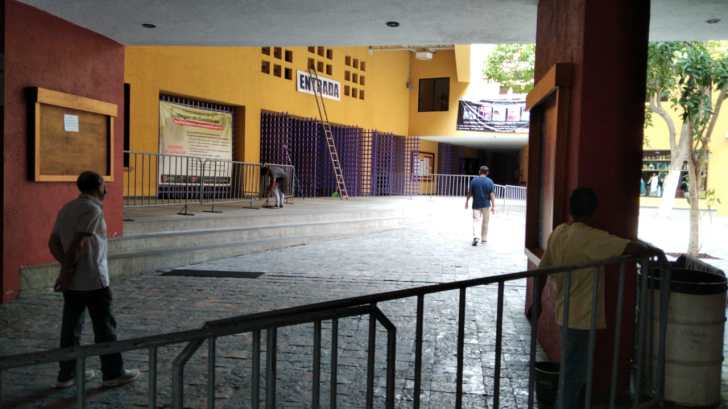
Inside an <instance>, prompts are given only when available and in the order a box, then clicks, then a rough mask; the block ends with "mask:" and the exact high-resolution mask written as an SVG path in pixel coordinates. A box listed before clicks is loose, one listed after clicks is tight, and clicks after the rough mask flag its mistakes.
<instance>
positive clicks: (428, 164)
mask: <svg viewBox="0 0 728 409" xmlns="http://www.w3.org/2000/svg"><path fill="white" fill-rule="evenodd" d="M433 173H435V154H434V153H431V152H421V151H415V152H412V174H413V176H414V179H415V180H422V181H431V180H432V174H433Z"/></svg>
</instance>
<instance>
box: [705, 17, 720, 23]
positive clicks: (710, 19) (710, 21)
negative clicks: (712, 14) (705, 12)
mask: <svg viewBox="0 0 728 409" xmlns="http://www.w3.org/2000/svg"><path fill="white" fill-rule="evenodd" d="M705 22H706V23H708V24H715V23H719V22H720V19H719V18H709V19H707V20H705Z"/></svg>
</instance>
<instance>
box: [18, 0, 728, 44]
mask: <svg viewBox="0 0 728 409" xmlns="http://www.w3.org/2000/svg"><path fill="white" fill-rule="evenodd" d="M21 1H22V2H24V3H27V4H30V5H33V6H35V7H38V8H40V9H43V10H45V11H48V12H49V13H51V14H54V15H57V16H59V17H62V18H64V19H66V20H69V21H71V22H74V23H76V24H78V25H80V26H83V27H86V28H89V29H91V30H93V31H96V32H98V33H101V34H104V35H106V36H108V37H110V38H112V39H114V40H116V41H119V42H121V43H124V44H162V45H174V44H178V45H182V44H185V45H271V44H274V45H311V44H315V45H387V44H410V43H417V44H472V43H502V42H533V41H534V40H535V32H536V5H537V0H448V1H444V0H366V1H360V0H359V1H357V0H305V1H302V0H266V1H261V0H257V1H254V0H209V1H203V0H21ZM607 1H608V0H607ZM710 18H720V19H721V21H720V22H718V23H717V24H706V23H705V21H706V20H707V19H710ZM389 20H395V21H398V22H399V23H400V27H398V28H389V27H386V26H385V22H387V21H389ZM143 23H153V24H155V25H156V26H157V28H154V29H147V28H143V27H142V24H143ZM650 32H651V34H650V35H651V38H652V39H653V40H678V39H679V40H688V39H695V40H705V39H728V1H727V0H653V1H652V24H651V28H650Z"/></svg>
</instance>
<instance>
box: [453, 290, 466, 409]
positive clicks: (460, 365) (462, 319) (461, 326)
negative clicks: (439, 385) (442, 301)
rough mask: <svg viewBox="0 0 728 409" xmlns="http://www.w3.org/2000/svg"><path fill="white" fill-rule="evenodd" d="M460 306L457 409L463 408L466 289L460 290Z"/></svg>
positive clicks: (456, 388)
mask: <svg viewBox="0 0 728 409" xmlns="http://www.w3.org/2000/svg"><path fill="white" fill-rule="evenodd" d="M459 298H460V303H459V306H458V339H457V374H456V381H455V382H456V385H455V409H461V408H462V407H463V355H464V346H465V345H464V344H465V287H462V288H460V297H459Z"/></svg>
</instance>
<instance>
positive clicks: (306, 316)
mask: <svg viewBox="0 0 728 409" xmlns="http://www.w3.org/2000/svg"><path fill="white" fill-rule="evenodd" d="M657 261H658V263H657V267H658V268H659V269H660V270H661V274H664V276H663V277H664V278H665V279H664V280H663V281H662V286H661V293H660V304H659V305H660V309H661V313H660V320H661V321H660V327H659V335H658V336H659V337H660V338H659V342H658V358H659V359H658V363H657V371H656V373H657V376H658V379H657V380H656V382H657V386H655V388H656V393H657V397H656V399H657V400H658V401H659V400H661V399H662V397H663V392H664V391H663V390H662V389H663V385H661V384H660V382H659V381H660V379H664V357H665V342H664V337H665V334H666V329H667V326H666V325H667V324H666V319H667V314H664V313H662V312H664V311H666V308H667V302H668V294H669V291H668V290H669V286H668V283H669V279H670V278H669V277H670V269H669V265H668V263H667V261H666V258H665V256H664V254H663V253H661V252H660V253H658V256H657ZM632 262H638V263H639V264H640V265H641V267H642V269H643V271H644V269H645V268H647V266H648V263H649V260H648V259H637V258H636V257H632V256H620V257H614V258H610V259H606V260H600V261H595V262H589V263H580V264H573V265H567V266H557V267H549V268H543V269H536V270H530V271H528V270H527V271H521V272H516V273H508V274H502V275H497V276H490V277H479V278H473V279H467V280H460V281H454V282H448V283H439V284H432V285H427V286H422V287H417V288H408V289H402V290H393V291H387V292H382V293H377V294H369V295H362V296H356V297H349V298H345V299H339V300H333V301H324V302H319V303H313V304H308V305H303V306H296V307H290V308H283V309H278V310H274V311H268V312H262V313H254V314H245V315H240V316H235V317H230V318H225V319H219V320H212V321H207V322H206V323H205V324H204V325H203V326H202V327H201V328H199V329H195V330H186V331H178V332H171V333H167V334H160V335H152V336H147V337H138V338H132V339H126V340H120V341H114V342H107V343H100V344H94V345H86V346H76V347H70V348H58V349H51V350H47V351H39V352H31V353H25V354H15V355H5V356H0V374H1V373H2V371H6V370H8V369H13V368H18V367H24V366H32V365H40V364H46V363H52V362H56V361H65V360H76V361H77V363H78V367H79V368H82V367H83V366H84V365H85V359H86V358H88V357H91V356H97V355H104V354H109V353H115V352H126V351H131V350H140V349H148V350H149V351H150V392H149V394H150V397H149V401H150V403H151V402H156V351H157V349H158V348H159V347H163V346H167V345H172V344H180V343H187V347H186V348H185V349H184V350H183V351H182V353H181V354H180V355H178V356H177V358H176V359H175V364H174V366H173V369H174V374H173V383H172V384H173V407H175V408H178V407H179V408H181V407H182V400H183V389H182V381H183V368H184V364H185V362H187V360H188V359H189V357H191V356H192V355H193V354H194V353H195V351H196V350H197V349H198V348H199V347H200V346H201V344H202V343H203V342H204V341H205V340H207V341H208V343H209V348H210V354H209V355H208V357H209V361H210V362H209V371H210V372H209V373H208V382H210V383H211V384H210V385H209V386H210V387H209V389H208V390H209V391H213V392H214V382H215V380H214V379H215V377H214V367H215V365H214V364H215V363H214V360H215V358H214V356H215V354H214V351H215V340H216V338H218V337H222V336H227V335H234V334H241V333H247V332H252V333H253V334H254V337H253V346H254V350H257V351H258V353H259V352H260V341H259V340H260V331H261V330H266V331H267V332H268V343H269V350H268V352H267V353H268V354H269V355H268V358H267V359H269V360H270V362H269V363H271V364H272V365H273V369H272V371H273V373H272V374H271V373H270V372H268V381H269V382H270V384H269V387H270V388H273V389H275V373H274V372H275V359H276V358H275V355H274V354H275V331H276V329H277V328H280V327H285V326H290V325H297V324H302V323H310V322H313V323H315V324H316V325H315V331H316V334H315V340H314V345H315V348H316V350H320V344H321V342H320V339H321V337H320V331H321V325H320V323H321V321H323V320H334V321H335V322H336V320H338V319H339V318H344V317H350V316H358V315H369V316H370V320H376V321H377V322H379V323H380V324H381V325H383V326H384V327H385V328H386V329H387V331H388V343H387V345H388V348H387V350H388V352H387V362H388V368H387V371H388V372H387V382H386V383H387V399H386V402H387V405H386V406H387V408H392V407H393V406H394V361H395V359H396V355H395V354H396V348H395V347H394V346H395V345H396V338H395V334H396V328H395V327H394V324H393V323H392V322H391V321H389V320H388V319H387V318H386V316H384V314H383V313H382V312H381V311H380V310H379V309H378V308H377V307H376V306H377V304H378V303H381V302H386V301H391V300H396V299H403V298H410V297H417V301H418V303H417V304H418V305H417V335H416V339H415V343H416V351H419V352H418V353H419V354H421V353H422V348H421V343H422V342H423V340H422V328H421V327H422V325H421V324H422V320H423V314H424V313H423V307H422V303H423V300H424V296H425V295H427V294H432V293H438V292H443V291H451V290H460V297H459V300H460V308H459V318H458V351H457V354H458V361H457V362H458V368H457V381H458V388H457V390H458V391H462V388H461V386H462V379H463V378H462V371H463V365H462V362H463V356H464V355H463V348H462V343H463V342H464V319H465V297H466V289H467V288H470V287H475V286H484V285H489V284H498V320H497V324H496V325H497V328H496V333H497V338H498V339H497V340H496V345H497V348H496V362H498V363H500V359H501V353H502V352H501V348H500V339H499V338H500V337H501V336H502V331H501V326H502V314H503V299H502V298H503V288H504V284H505V283H506V282H509V281H514V280H520V279H524V278H534V279H535V280H537V281H539V280H542V279H545V277H547V276H549V275H552V274H558V273H565V274H566V277H567V285H568V283H569V282H570V280H571V279H570V277H571V276H572V273H576V274H579V273H583V272H584V270H585V269H590V268H595V267H600V268H601V267H604V266H607V265H619V266H620V268H619V279H620V287H619V294H618V306H617V307H618V308H619V310H618V311H621V308H622V302H623V301H624V297H623V292H624V276H625V265H626V264H628V263H632ZM641 279H642V286H643V288H642V291H641V294H640V300H641V301H640V303H638V309H639V319H638V330H637V336H638V349H639V351H638V355H637V358H638V363H639V359H640V357H641V355H642V351H644V347H645V345H646V344H647V343H648V342H650V341H648V340H647V339H646V335H647V334H648V332H647V331H646V328H647V325H649V324H648V322H647V321H649V318H650V312H649V311H650V309H651V308H652V307H651V305H648V304H647V301H646V299H645V297H646V295H645V294H646V293H645V291H646V290H645V288H646V287H644V286H646V285H647V274H646V273H644V274H643V275H642V278H641ZM597 281H598V280H597ZM596 293H597V291H596V288H595V289H594V290H593V294H594V295H593V297H596ZM564 297H565V302H566V304H567V305H568V300H569V292H565V295H564ZM593 302H596V298H594V299H593ZM534 305H535V308H536V311H535V313H534V315H535V316H536V317H537V316H538V308H539V306H540V294H534ZM646 306H647V307H646ZM567 312H568V309H566V308H565V315H567V314H566V313H567ZM533 319H534V318H532V320H533ZM564 319H565V321H564V322H567V323H568V316H565V317H564ZM618 319H621V314H618ZM373 322H374V321H370V335H369V336H370V339H369V357H368V375H367V403H368V404H371V402H372V400H371V399H372V396H373V395H372V394H371V393H372V390H373V389H372V388H373V372H370V371H373V369H372V366H373V364H374V355H373V354H374V352H373V351H374V348H376V344H375V343H374V341H373V337H374V336H375V331H374V327H373V326H372V325H374V324H372V323H373ZM532 324H533V321H532ZM595 325H596V324H595V320H592V326H595ZM618 326H619V321H618ZM334 328H336V326H335V325H332V331H334ZM649 333H650V334H651V333H652V331H650V332H649ZM536 334H537V326H536V325H532V330H531V335H532V339H531V353H530V354H531V355H530V356H531V372H530V377H529V407H532V405H533V399H532V396H531V394H532V392H533V386H534V383H533V363H534V362H533V361H534V359H535V337H536ZM271 337H272V338H271ZM594 337H595V334H594V330H592V331H591V336H590V345H592V346H591V347H590V348H593V342H594ZM616 337H617V338H616V339H619V332H618V328H617V334H616ZM256 339H257V340H258V341H257V343H256ZM271 343H272V344H271ZM256 345H257V347H256ZM332 345H336V343H334V342H332ZM271 346H272V348H273V350H272V352H271V349H270V347H271ZM332 352H333V351H332ZM619 352H620V351H619V345H618V343H617V342H615V350H614V355H613V365H612V370H613V373H612V383H611V388H610V396H611V399H610V408H613V407H614V406H613V405H614V396H615V395H614V393H615V392H616V372H615V371H616V369H617V366H616V365H617V358H618V356H619ZM270 354H273V355H270ZM335 359H336V354H335V353H332V363H335V362H336V361H335ZM591 360H592V357H591V356H590V358H589V363H588V365H589V366H591V365H592V361H591ZM314 361H315V362H316V365H320V353H317V352H314ZM390 362H391V365H389V363H390ZM253 368H254V371H255V370H256V369H255V368H258V370H259V369H260V365H259V364H257V365H256V364H255V361H254V365H253ZM333 368H335V365H334V366H333ZM390 369H391V371H392V372H391V373H390ZM639 369H640V368H639V365H638V366H637V375H638V376H639V375H640V372H639ZM421 370H422V361H421V359H416V364H415V378H416V379H415V385H416V389H418V390H417V391H415V392H416V393H415V396H417V398H416V399H415V402H416V403H415V408H416V409H418V408H419V391H420V388H421ZM315 371H319V370H318V369H315ZM333 371H335V369H333ZM81 373H82V372H81ZM316 374H318V376H315V377H314V378H315V380H316V382H315V383H318V382H320V372H316ZM77 375H78V374H77ZM496 375H497V376H498V377H500V364H498V365H496ZM256 376H257V375H256ZM271 376H272V377H273V378H272V379H271ZM335 377H336V374H335V373H332V379H335ZM82 378H83V376H77V378H76V380H77V382H78V384H79V385H80V386H81V387H80V388H79V392H78V396H79V405H80V407H85V394H84V393H85V392H84V390H85V389H84V388H83V385H84V382H85V381H84V380H83V379H82ZM255 379H257V378H255ZM638 382H639V380H638ZM499 384H500V382H499V381H497V382H496V383H495V389H494V407H496V408H497V407H498V402H499V400H498V398H499V393H500V390H499ZM152 385H154V386H153V387H152ZM0 386H1V384H0ZM588 387H589V389H588V391H589V392H591V376H589V379H588ZM562 388H563V386H562ZM0 390H1V389H0ZM637 390H638V391H639V383H638V386H637ZM251 393H252V395H251V396H254V397H257V396H258V391H257V390H255V391H252V392H251ZM274 395H275V394H274V393H273V395H271V394H270V393H269V391H268V390H267V391H266V396H267V399H268V400H267V403H269V402H273V403H272V405H273V406H270V407H274V406H275V405H274V398H275V396H274ZM1 398H2V397H1V396H0V399H1ZM332 399H333V400H335V393H333V394H332ZM312 400H313V402H318V401H319V395H318V393H317V392H313V396H312ZM210 402H212V404H213V405H214V393H213V394H212V396H208V407H212V406H210ZM255 402H256V403H255V404H254V406H253V407H256V408H257V407H258V406H257V400H256V401H255ZM461 404H462V399H461V397H460V398H457V399H456V407H458V408H459V407H460V406H461ZM313 406H314V407H317V406H318V405H317V404H316V405H313Z"/></svg>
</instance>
